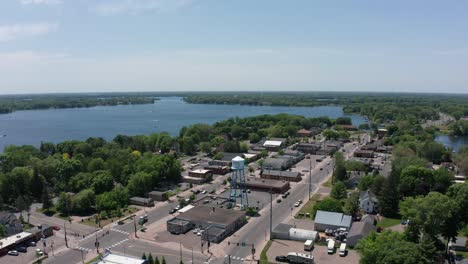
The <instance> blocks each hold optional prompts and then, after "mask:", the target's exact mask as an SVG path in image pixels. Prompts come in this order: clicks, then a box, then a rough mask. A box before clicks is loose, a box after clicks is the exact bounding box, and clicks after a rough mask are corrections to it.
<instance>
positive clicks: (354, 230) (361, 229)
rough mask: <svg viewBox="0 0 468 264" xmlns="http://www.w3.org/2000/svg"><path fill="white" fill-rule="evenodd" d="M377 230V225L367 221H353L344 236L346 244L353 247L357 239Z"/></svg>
mask: <svg viewBox="0 0 468 264" xmlns="http://www.w3.org/2000/svg"><path fill="white" fill-rule="evenodd" d="M375 230H377V227H376V226H375V225H373V224H371V223H369V222H368V221H361V222H357V223H354V224H353V226H352V227H351V229H350V230H349V233H348V236H347V237H346V245H348V246H350V247H354V246H355V245H356V244H357V242H358V241H359V240H361V239H362V238H364V237H366V236H368V235H369V233H370V232H372V231H375Z"/></svg>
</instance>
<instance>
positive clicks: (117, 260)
mask: <svg viewBox="0 0 468 264" xmlns="http://www.w3.org/2000/svg"><path fill="white" fill-rule="evenodd" d="M146 263H148V261H147V260H145V259H141V258H137V257H130V256H122V255H116V254H113V253H109V254H107V255H104V256H102V257H101V259H100V260H99V261H98V262H95V263H94V264H146Z"/></svg>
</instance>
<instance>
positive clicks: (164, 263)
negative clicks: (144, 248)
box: [161, 256, 166, 264]
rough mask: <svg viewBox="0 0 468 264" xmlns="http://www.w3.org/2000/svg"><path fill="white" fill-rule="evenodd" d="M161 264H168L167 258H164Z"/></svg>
mask: <svg viewBox="0 0 468 264" xmlns="http://www.w3.org/2000/svg"><path fill="white" fill-rule="evenodd" d="M161 264H166V258H164V256H163V257H162V260H161Z"/></svg>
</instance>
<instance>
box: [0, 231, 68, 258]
mask: <svg viewBox="0 0 468 264" xmlns="http://www.w3.org/2000/svg"><path fill="white" fill-rule="evenodd" d="M52 243H53V244H54V248H55V249H56V248H58V247H59V246H62V245H63V244H64V242H63V241H61V240H59V238H57V237H54V236H52V237H49V238H47V239H46V246H47V248H46V250H47V252H48V253H49V255H52V254H53V253H52V249H51V245H52ZM36 249H41V250H44V246H43V244H42V243H41V242H40V241H39V242H38V243H37V245H36V246H34V247H27V252H26V253H22V252H20V253H19V255H18V256H10V255H5V256H3V257H0V264H25V263H30V262H31V261H33V260H35V259H37V258H38V256H37V255H36Z"/></svg>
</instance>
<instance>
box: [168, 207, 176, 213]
mask: <svg viewBox="0 0 468 264" xmlns="http://www.w3.org/2000/svg"><path fill="white" fill-rule="evenodd" d="M175 212H177V210H176V209H175V208H172V209H171V210H169V213H170V214H173V213H175Z"/></svg>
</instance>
